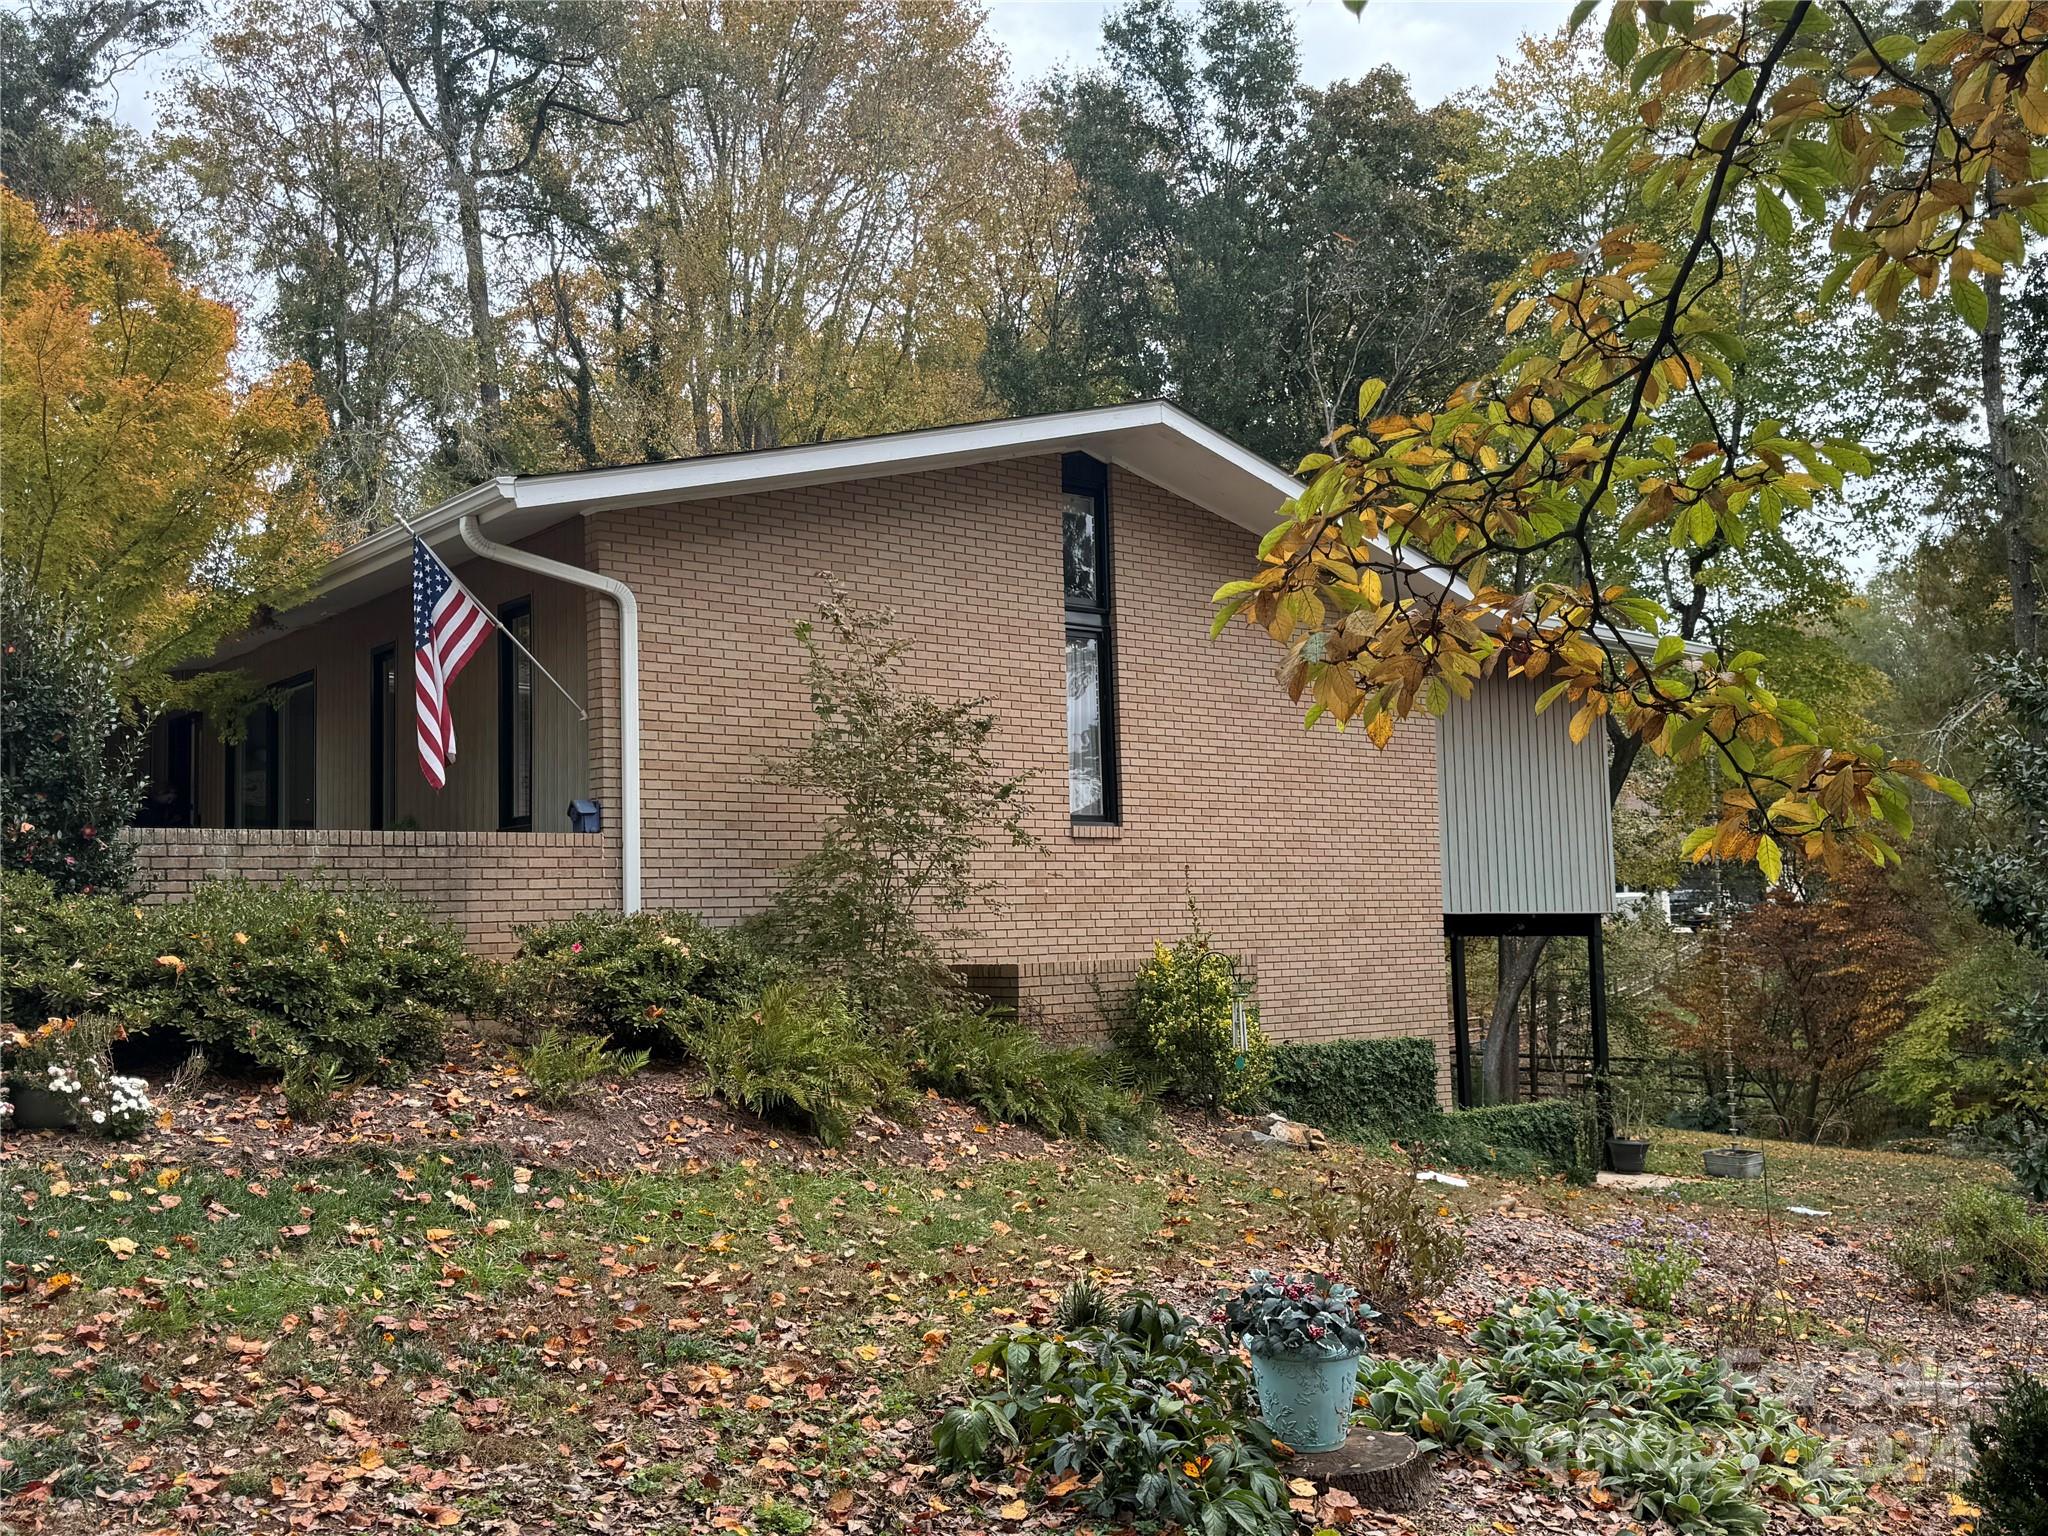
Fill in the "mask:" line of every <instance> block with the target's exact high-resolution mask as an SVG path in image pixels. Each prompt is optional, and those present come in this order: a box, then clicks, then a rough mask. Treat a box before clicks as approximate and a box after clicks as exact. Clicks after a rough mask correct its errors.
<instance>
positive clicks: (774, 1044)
mask: <svg viewBox="0 0 2048 1536" xmlns="http://www.w3.org/2000/svg"><path fill="white" fill-rule="evenodd" d="M700 1049H701V1053H702V1056H703V1061H704V1070H705V1073H706V1075H707V1076H708V1078H709V1081H710V1086H711V1091H712V1092H713V1093H716V1094H717V1095H718V1096H719V1097H720V1098H722V1099H724V1100H725V1101H726V1102H727V1103H730V1104H735V1105H737V1106H739V1107H740V1108H741V1109H744V1110H746V1111H748V1112H749V1113H751V1114H756V1115H760V1116H762V1117H763V1118H765V1119H771V1120H785V1121H790V1122H793V1123H795V1124H797V1125H799V1126H802V1127H804V1128H805V1129H807V1130H810V1131H812V1132H814V1133H815V1134H816V1135H817V1137H818V1139H819V1140H820V1141H822V1142H824V1143H825V1145H826V1146H828V1147H836V1146H842V1145H844V1144H845V1142H846V1139H847V1137H849V1136H850V1135H852V1134H853V1127H854V1124H855V1122H856V1121H858V1120H859V1119H860V1117H861V1116H862V1115H865V1114H868V1113H870V1112H872V1111H874V1110H877V1109H903V1108H905V1107H907V1095H906V1093H905V1083H904V1074H903V1069H902V1067H901V1066H899V1065H898V1064H897V1062H896V1060H895V1058H894V1057H892V1056H891V1055H890V1054H889V1053H888V1052H887V1051H885V1050H883V1049H881V1048H880V1047H879V1046H877V1045H876V1044H874V1042H872V1041H871V1040H869V1039H867V1038H866V1037H865V1036H864V1035H863V1034H862V1033H861V1031H860V1029H859V1028H858V1026H857V1025H856V1024H855V1023H854V1019H853V1013H852V1010H851V1009H850V1008H849V1007H848V1006H847V1002H846V996H845V994H844V993H842V992H840V991H839V990H838V989H836V988H831V987H819V986H806V985H804V984H802V983H798V982H788V981H784V982H777V983H775V984H774V985H773V986H770V987H768V988H767V989H766V990H764V991H763V992H762V993H761V995H760V998H759V999H758V1000H757V1001H756V1003H755V1005H754V1006H753V1007H752V1008H751V1009H741V1010H739V1011H737V1012H736V1013H734V1014H733V1015H731V1016H730V1017H728V1018H725V1019H722V1020H720V1021H719V1022H718V1023H716V1024H715V1025H713V1026H712V1027H711V1028H710V1029H709V1030H707V1031H706V1032H705V1034H704V1037H703V1041H702V1044H701V1047H700Z"/></svg>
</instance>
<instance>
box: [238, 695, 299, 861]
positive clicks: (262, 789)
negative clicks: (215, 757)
mask: <svg viewBox="0 0 2048 1536" xmlns="http://www.w3.org/2000/svg"><path fill="white" fill-rule="evenodd" d="M316 713H317V711H316V705H315V696H314V692H313V680H312V679H311V678H310V677H307V678H302V679H300V680H299V681H297V682H294V683H289V684H286V685H285V687H284V689H283V690H282V703H281V704H278V705H268V704H265V705H259V706H258V707H257V708H255V709H252V710H251V711H250V712H249V714H248V715H247V717H246V718H245V719H244V720H243V722H242V739H241V741H240V743H239V744H237V745H234V746H231V747H229V748H228V754H227V759H228V760H227V766H228V814H229V825H231V826H237V827H313V826H317V825H319V793H318V780H317V773H316V763H317V760H318V733H317V729H316V725H317V722H316Z"/></svg>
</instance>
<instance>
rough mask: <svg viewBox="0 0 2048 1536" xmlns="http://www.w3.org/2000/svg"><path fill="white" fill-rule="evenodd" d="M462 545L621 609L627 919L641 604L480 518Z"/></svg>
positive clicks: (467, 528)
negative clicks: (511, 540)
mask: <svg viewBox="0 0 2048 1536" xmlns="http://www.w3.org/2000/svg"><path fill="white" fill-rule="evenodd" d="M458 526H459V527H460V528H461V530H462V542H463V543H465V544H467V545H468V546H469V547H470V550H471V551H472V552H473V553H475V554H477V555H480V556H482V557H483V558H484V559H486V560H495V561H497V562H498V563H499V564H501V565H510V566H516V567H517V568H518V569H520V570H522V571H532V572H533V573H534V574H535V575H536V576H546V577H549V578H550V579H552V580H555V581H562V582H567V583H568V584H569V585H570V586H572V587H584V588H587V589H588V590H590V591H592V592H602V593H603V594H604V595H605V596H606V597H608V598H610V599H611V600H612V601H613V602H614V603H617V604H618V605H619V798H620V799H621V800H622V801H624V802H625V803H624V804H623V805H621V806H620V807H619V877H620V879H619V883H620V886H621V890H620V904H621V906H622V907H623V908H624V910H625V911H626V912H628V913H633V912H638V911H639V910H640V604H639V603H638V602H637V601H635V600H634V597H633V589H632V588H631V587H629V586H627V585H626V584H625V583H624V582H623V581H616V580H614V579H613V578H612V577H610V576H603V575H600V574H599V573H598V572H596V571H586V570H584V569H583V567H582V566H580V565H565V564H563V563H562V562H561V561H559V560H550V559H548V558H547V557H546V556H545V555H535V554H529V553H528V552H527V551H525V550H523V549H513V548H512V547H511V546H510V545H506V544H497V543H493V542H492V541H491V540H489V539H487V538H485V537H484V535H483V530H482V529H481V528H480V527H478V526H477V520H476V514H475V513H474V512H465V513H463V514H462V521H461V523H460V524H459V525H458Z"/></svg>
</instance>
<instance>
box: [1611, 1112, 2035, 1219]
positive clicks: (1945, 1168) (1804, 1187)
mask: <svg viewBox="0 0 2048 1536" xmlns="http://www.w3.org/2000/svg"><path fill="white" fill-rule="evenodd" d="M1729 1144H1730V1138H1729V1137H1728V1136H1727V1135H1726V1134H1725V1133H1715V1132H1711V1131H1666V1130H1660V1131H1658V1132H1657V1135H1656V1141H1655V1144H1654V1145H1653V1146H1652V1147H1651V1149H1650V1161H1649V1164H1648V1169H1649V1171H1650V1172H1651V1173H1663V1174H1670V1175H1673V1176H1674V1177H1679V1178H1685V1179H1688V1180H1689V1181H1690V1182H1688V1183H1687V1184H1685V1185H1684V1186H1683V1193H1684V1197H1685V1198H1686V1199H1687V1200H1697V1201H1699V1202H1701V1203H1702V1204H1706V1205H1711V1206H1719V1207H1730V1208H1748V1209H1751V1210H1761V1209H1763V1208H1764V1207H1765V1206H1766V1205H1768V1206H1769V1207H1770V1208H1771V1209H1774V1210H1783V1209H1784V1208H1785V1207H1786V1206H1788V1205H1803V1206H1806V1207H1808V1208H1810V1209H1813V1210H1821V1211H1827V1212H1830V1213H1831V1214H1832V1215H1834V1216H1836V1217H1838V1218H1840V1219H1841V1220H1843V1221H1846V1222H1854V1223H1857V1224H1859V1225H1863V1226H1870V1227H1900V1226H1906V1225H1909V1224H1911V1223H1913V1222H1917V1221H1924V1220H1926V1219H1927V1218H1929V1217H1931V1216H1933V1215H1934V1214H1935V1213H1936V1212H1937V1211H1939V1210H1940V1208H1941V1204H1942V1202H1943V1201H1944V1200H1946V1199H1947V1198H1948V1195H1949V1193H1950V1191H1951V1190H1953V1189H1955V1188H1956V1187H1957V1186H1958V1185H1961V1184H2002V1183H2004V1182H2005V1179H2006V1175H2005V1170H2004V1169H2002V1168H2001V1167H1999V1165H1998V1164H1996V1163H1993V1162H1987V1161H1983V1160H1980V1159H1976V1158H1963V1157H1949V1156H1946V1155H1942V1154H1937V1153H1926V1152H1882V1151H1875V1150H1861V1149H1856V1148H1848V1147H1815V1146H1809V1145H1807V1144H1806V1143H1805V1142H1798V1141H1757V1140H1755V1139H1754V1138H1744V1139H1743V1140H1742V1141H1741V1143H1740V1145H1742V1146H1745V1147H1760V1148H1761V1149H1762V1150H1763V1153H1764V1177H1763V1179H1761V1180H1759V1181H1756V1182H1748V1181H1744V1180H1741V1179H1709V1178H1705V1177H1703V1176H1702V1173H1701V1167H1702V1165H1701V1162H1700V1154H1701V1153H1702V1152H1705V1151H1706V1150H1708V1149H1709V1148H1711V1147H1725V1146H1727V1145H1729Z"/></svg>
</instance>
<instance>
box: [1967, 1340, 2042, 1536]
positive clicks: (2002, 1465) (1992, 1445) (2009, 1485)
mask: <svg viewBox="0 0 2048 1536" xmlns="http://www.w3.org/2000/svg"><path fill="white" fill-rule="evenodd" d="M1970 1448H1971V1449H1972V1450H1973V1451H1975V1452H1976V1454H1977V1464H1976V1466H1975V1467H1974V1468H1973V1469H1972V1470H1971V1472H1970V1476H1969V1479H1968V1480H1967V1481H1966V1482H1964V1484H1963V1496H1964V1497H1965V1498H1967V1499H1968V1500H1969V1501H1970V1502H1971V1503H1972V1504H1975V1505H1976V1506H1977V1507H1978V1510H1979V1511H1980V1514H1979V1518H1978V1520H1977V1525H1976V1536H2040V1533H2041V1532H2042V1531H2048V1382H2043V1381H2042V1380H2041V1378H2040V1377H2038V1376H2032V1375H2029V1374H2028V1373H2027V1372H2025V1371H2023V1370H2021V1369H2020V1368H2019V1367H2017V1366H2012V1365H2008V1366H2007V1367H2006V1368H2005V1375H2004V1390H2003V1391H2002V1392H2001V1393H2000V1395H1999V1402H1998V1409H1997V1411H1996V1412H1995V1413H1993V1414H1990V1415H1988V1416H1987V1417H1985V1418H1981V1419H1978V1420H1977V1421H1976V1422H1975V1423H1973V1424H1972V1425H1971V1426H1970Z"/></svg>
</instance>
